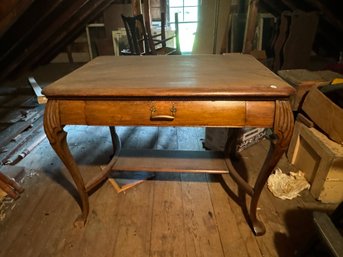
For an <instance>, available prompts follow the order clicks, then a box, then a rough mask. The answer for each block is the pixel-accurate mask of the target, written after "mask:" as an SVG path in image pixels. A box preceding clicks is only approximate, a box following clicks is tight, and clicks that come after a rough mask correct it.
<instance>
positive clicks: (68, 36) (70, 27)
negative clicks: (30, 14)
mask: <svg viewBox="0 0 343 257" xmlns="http://www.w3.org/2000/svg"><path fill="white" fill-rule="evenodd" d="M111 3H112V0H90V1H88V2H87V3H86V4H85V5H84V6H82V8H80V10H79V11H78V13H77V14H76V15H74V16H73V17H71V18H70V19H69V21H68V22H67V23H66V24H65V26H64V27H63V28H62V29H61V30H59V31H56V33H55V34H54V36H53V38H52V40H50V41H49V42H47V44H46V46H45V49H44V50H43V51H39V52H36V53H35V54H34V55H33V56H32V58H29V59H27V60H28V63H27V64H26V65H28V66H31V67H33V66H35V65H37V64H38V63H41V62H42V61H43V60H45V61H47V60H51V59H52V58H53V57H55V56H56V55H57V54H58V53H59V52H60V51H61V50H62V49H63V48H65V46H66V45H67V44H69V43H70V42H72V41H73V40H74V39H75V38H76V37H77V36H78V35H79V34H80V33H81V32H82V31H83V30H84V29H85V26H86V24H87V23H89V22H91V21H92V20H93V19H95V18H96V17H97V16H98V15H99V14H100V13H101V12H103V11H104V10H105V9H106V8H107V7H108V6H109V5H110V4H111Z"/></svg>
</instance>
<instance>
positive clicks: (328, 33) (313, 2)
mask: <svg viewBox="0 0 343 257" xmlns="http://www.w3.org/2000/svg"><path fill="white" fill-rule="evenodd" d="M256 1H258V0H256ZM113 2H114V1H113V0H73V1H70V0H2V1H1V4H0V80H3V79H6V78H8V77H15V76H16V74H19V73H20V72H21V71H24V70H27V69H32V68H35V67H36V66H38V65H40V64H43V63H47V62H49V61H50V60H51V59H52V58H54V57H55V56H56V55H57V54H58V53H59V52H61V50H63V49H64V48H65V47H66V46H67V45H68V44H70V43H71V42H72V41H73V40H74V39H75V38H76V37H77V36H78V35H79V34H80V32H81V31H83V30H84V28H85V25H86V24H87V23H89V22H91V21H92V20H94V19H95V18H96V17H97V16H98V15H99V14H101V13H102V12H103V11H104V10H105V9H106V8H107V7H108V6H109V5H110V4H112V3H113ZM126 2H128V1H126ZM259 5H260V8H262V9H264V10H266V11H267V12H270V13H272V14H273V15H274V16H276V17H278V16H280V14H281V13H282V11H284V10H295V9H300V10H303V11H317V12H318V13H319V15H320V21H319V27H318V31H317V35H316V39H315V43H314V50H315V51H316V52H317V53H322V54H324V55H329V56H335V57H337V56H338V53H339V52H340V51H342V50H343V49H342V48H343V39H342V38H343V37H342V35H343V21H342V17H343V15H342V13H341V12H342V10H343V8H342V1H341V0H330V1H326V0H304V1H299V0H260V1H259Z"/></svg>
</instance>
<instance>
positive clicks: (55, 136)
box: [44, 100, 89, 227]
mask: <svg viewBox="0 0 343 257" xmlns="http://www.w3.org/2000/svg"><path fill="white" fill-rule="evenodd" d="M44 130H45V133H46V136H47V138H48V139H49V141H50V144H51V146H52V148H53V149H54V150H55V152H56V154H57V155H58V156H59V157H60V159H61V160H62V162H63V163H64V165H65V166H66V167H67V169H68V170H69V172H70V174H71V176H72V178H73V180H74V182H75V185H76V187H77V190H78V192H79V196H80V199H81V206H80V207H81V210H82V213H81V215H80V216H79V217H78V218H77V219H76V220H75V222H74V225H75V226H76V227H83V226H84V224H85V223H86V221H87V216H88V213H89V201H88V193H87V191H86V187H85V184H84V181H83V178H82V176H81V173H80V170H79V168H78V166H77V164H76V162H75V160H74V158H73V156H72V155H71V153H70V150H69V147H68V144H67V133H66V132H65V131H64V130H63V126H62V125H61V122H60V116H59V103H58V101H55V100H49V101H48V103H47V105H46V107H45V114H44Z"/></svg>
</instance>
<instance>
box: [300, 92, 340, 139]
mask: <svg viewBox="0 0 343 257" xmlns="http://www.w3.org/2000/svg"><path fill="white" fill-rule="evenodd" d="M302 110H303V111H304V112H305V113H306V114H307V115H308V117H309V118H310V119H311V120H312V121H313V122H314V123H315V124H316V125H317V126H318V127H319V128H320V129H321V130H322V131H324V132H325V134H327V135H328V137H329V138H330V139H332V140H334V141H335V142H337V143H339V144H342V145H343V109H342V108H341V107H339V106H338V105H336V104H335V103H334V102H332V101H331V100H330V99H329V98H328V97H326V96H325V95H324V94H323V93H322V92H320V90H319V89H318V88H313V89H311V90H310V92H309V93H308V94H307V96H306V97H305V101H304V104H303V106H302Z"/></svg>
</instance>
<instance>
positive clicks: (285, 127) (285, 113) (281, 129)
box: [249, 101, 294, 235]
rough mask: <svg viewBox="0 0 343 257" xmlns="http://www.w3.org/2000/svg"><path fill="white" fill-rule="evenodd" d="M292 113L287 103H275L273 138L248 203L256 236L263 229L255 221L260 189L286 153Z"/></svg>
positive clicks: (261, 233)
mask: <svg viewBox="0 0 343 257" xmlns="http://www.w3.org/2000/svg"><path fill="white" fill-rule="evenodd" d="M293 123H294V121H293V113H292V110H291V107H290V104H289V102H288V101H276V103H275V118H274V138H273V139H272V142H271V147H270V149H269V152H268V154H267V157H266V160H265V162H264V164H263V166H262V168H261V171H260V173H259V175H258V177H257V180H256V182H255V186H254V192H253V195H252V199H251V203H250V213H249V215H250V220H251V223H252V226H253V230H254V233H255V234H256V235H263V234H264V233H265V227H264V225H263V223H262V222H261V221H259V220H258V219H257V216H256V209H257V203H258V200H259V198H260V195H261V192H262V189H263V187H264V185H265V183H266V182H267V179H268V177H269V175H270V174H271V172H272V171H273V170H274V168H275V166H276V164H277V163H278V161H279V160H280V158H281V156H282V155H283V153H284V152H285V151H286V149H287V147H288V145H289V142H290V140H291V137H292V133H293Z"/></svg>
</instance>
